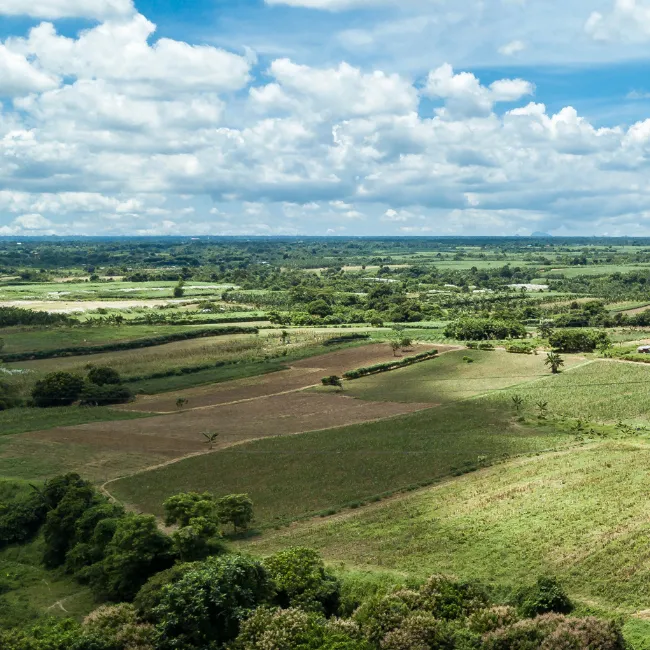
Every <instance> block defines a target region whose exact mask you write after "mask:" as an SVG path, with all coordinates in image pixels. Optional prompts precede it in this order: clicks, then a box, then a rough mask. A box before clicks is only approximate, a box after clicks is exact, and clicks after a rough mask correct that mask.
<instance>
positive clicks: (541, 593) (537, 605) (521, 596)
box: [516, 576, 573, 618]
mask: <svg viewBox="0 0 650 650" xmlns="http://www.w3.org/2000/svg"><path fill="white" fill-rule="evenodd" d="M516 601H517V606H518V608H519V612H520V613H521V615H522V616H525V617H527V618H533V617H534V616H538V615H540V614H548V613H550V612H555V613H557V614H568V613H569V612H571V611H572V610H573V603H572V602H571V600H570V599H569V596H568V595H567V593H566V591H565V590H564V587H563V586H562V585H561V584H560V582H559V581H558V580H557V579H556V578H552V577H548V576H540V577H539V578H538V579H537V582H536V583H535V584H534V585H530V586H528V587H524V588H523V589H521V590H520V591H519V592H518V593H517V597H516Z"/></svg>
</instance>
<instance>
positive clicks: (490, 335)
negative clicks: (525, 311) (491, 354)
mask: <svg viewBox="0 0 650 650" xmlns="http://www.w3.org/2000/svg"><path fill="white" fill-rule="evenodd" d="M444 335H445V336H446V337H447V338H450V339H456V340H458V341H487V340H491V339H495V340H503V339H508V338H513V339H523V338H525V337H526V328H525V327H524V326H523V325H522V324H521V323H518V322H516V321H505V320H497V319H492V318H461V319H459V320H456V321H453V322H451V323H449V324H448V325H447V327H445V330H444Z"/></svg>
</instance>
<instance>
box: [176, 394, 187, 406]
mask: <svg viewBox="0 0 650 650" xmlns="http://www.w3.org/2000/svg"><path fill="white" fill-rule="evenodd" d="M187 402H188V400H187V399H186V398H185V397H179V398H178V399H177V400H176V408H177V409H182V408H183V407H184V406H185V405H186V404H187Z"/></svg>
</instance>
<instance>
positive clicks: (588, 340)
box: [548, 329, 609, 352]
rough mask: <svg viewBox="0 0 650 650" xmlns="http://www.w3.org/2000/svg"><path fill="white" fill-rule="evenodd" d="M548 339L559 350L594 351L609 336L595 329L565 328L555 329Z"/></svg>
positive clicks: (607, 339)
mask: <svg viewBox="0 0 650 650" xmlns="http://www.w3.org/2000/svg"><path fill="white" fill-rule="evenodd" d="M548 341H549V343H550V344H551V346H552V347H553V349H554V350H556V351H558V352H593V351H594V350H595V349H596V348H597V347H598V346H599V345H602V344H603V343H604V342H606V341H609V337H608V336H607V333H606V332H599V331H595V330H581V329H564V330H555V331H554V332H553V333H552V334H551V336H550V337H549V339H548Z"/></svg>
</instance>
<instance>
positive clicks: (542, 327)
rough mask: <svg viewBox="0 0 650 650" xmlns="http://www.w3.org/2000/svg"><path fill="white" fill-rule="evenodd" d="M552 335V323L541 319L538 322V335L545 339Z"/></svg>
mask: <svg viewBox="0 0 650 650" xmlns="http://www.w3.org/2000/svg"><path fill="white" fill-rule="evenodd" d="M552 333H553V321H552V320H546V319H542V320H540V321H539V335H540V336H541V337H542V338H544V339H547V338H548V337H549V336H550V335H551V334H552Z"/></svg>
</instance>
